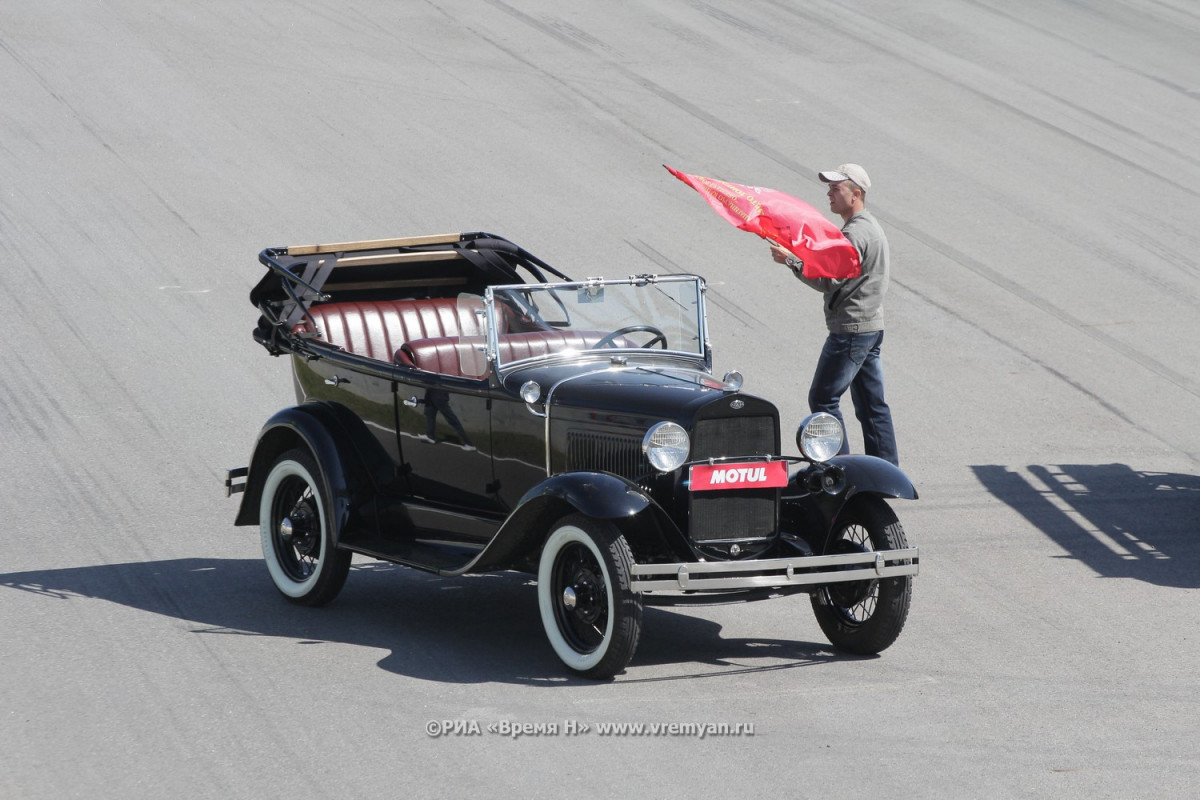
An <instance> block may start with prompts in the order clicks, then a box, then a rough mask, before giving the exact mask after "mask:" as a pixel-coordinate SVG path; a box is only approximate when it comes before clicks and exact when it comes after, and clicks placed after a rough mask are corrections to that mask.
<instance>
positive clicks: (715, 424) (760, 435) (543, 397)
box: [226, 233, 918, 678]
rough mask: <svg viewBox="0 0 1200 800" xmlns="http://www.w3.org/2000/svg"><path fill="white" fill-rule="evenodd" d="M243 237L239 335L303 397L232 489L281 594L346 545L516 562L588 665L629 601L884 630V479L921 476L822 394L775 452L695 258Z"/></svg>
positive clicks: (585, 667) (438, 241) (900, 554)
mask: <svg viewBox="0 0 1200 800" xmlns="http://www.w3.org/2000/svg"><path fill="white" fill-rule="evenodd" d="M259 261H260V262H261V263H262V264H263V265H264V266H265V267H266V268H267V273H266V276H265V277H264V278H263V279H262V281H261V282H260V283H259V284H258V285H257V286H256V287H255V288H254V290H253V291H252V292H251V295H250V299H251V301H252V302H253V303H254V305H255V306H257V308H258V310H259V312H260V314H261V317H260V319H259V321H258V327H257V328H256V329H255V331H254V338H255V339H256V340H257V341H258V342H259V343H260V344H262V345H263V347H265V348H266V350H267V351H268V352H269V353H270V354H271V355H282V354H285V353H286V354H289V355H290V356H291V362H292V365H293V377H294V384H295V393H296V400H297V404H296V405H294V406H290V407H288V408H285V409H283V410H282V411H279V412H278V413H276V414H275V415H274V416H273V417H271V419H270V420H268V421H267V423H266V425H265V426H264V427H263V429H262V431H261V433H260V434H259V437H258V441H257V443H256V444H255V446H254V451H253V454H252V456H251V459H250V465H249V466H248V467H242V468H239V469H234V470H230V471H229V475H228V477H227V479H226V490H227V492H229V493H237V492H244V497H243V500H242V503H241V508H240V510H239V511H238V515H237V520H236V523H237V524H238V525H258V526H259V527H260V530H261V535H262V546H263V554H264V556H265V560H266V564H267V569H268V571H269V573H270V575H271V579H272V580H273V581H274V583H275V586H276V587H277V588H278V589H279V591H280V592H281V593H282V594H283V595H284V596H285V597H286V598H287V599H288V600H290V601H293V602H296V603H302V604H307V605H320V604H323V603H327V602H329V601H330V600H333V599H334V597H335V596H336V595H337V594H338V592H339V591H340V590H341V588H342V585H343V584H344V582H345V580H346V577H347V574H348V572H349V568H350V560H351V557H352V555H353V554H354V553H359V554H361V555H364V556H369V557H371V558H375V559H381V560H385V561H390V562H395V563H398V564H405V565H408V566H411V567H415V568H418V569H422V570H428V571H430V572H435V573H438V574H441V575H447V576H450V575H463V574H467V573H479V572H488V571H495V570H520V571H524V572H528V573H531V574H533V575H536V576H537V593H538V604H539V608H540V610H541V617H542V623H543V625H544V626H545V630H546V635H547V637H548V638H549V640H550V644H551V646H552V647H553V648H554V651H555V653H556V654H557V655H558V657H559V658H560V659H561V660H562V661H563V663H564V664H566V666H567V667H568V668H570V669H571V670H573V671H575V672H577V673H580V674H583V675H587V676H590V677H596V678H601V677H609V676H612V675H614V674H616V673H619V672H621V671H622V670H623V669H624V668H625V667H626V665H627V664H628V663H629V661H630V659H631V658H632V657H633V654H634V651H635V649H636V647H637V643H638V637H639V634H640V632H641V621H642V608H643V604H644V603H664V604H668V603H679V602H688V601H693V602H694V601H697V600H702V601H706V602H712V601H734V600H749V599H759V598H764V597H771V596H779V595H786V594H792V593H796V592H806V593H808V594H810V595H811V601H812V608H813V611H814V612H815V614H816V618H817V621H818V623H819V624H820V627H821V629H822V630H823V631H824V632H825V634H826V635H827V636H828V637H829V640H830V642H832V644H833V645H834V646H835V647H837V648H839V649H841V650H844V651H847V652H851V653H861V654H866V653H877V652H879V651H881V650H883V649H884V648H886V647H888V646H889V645H890V644H892V642H894V641H895V640H896V637H897V636H899V634H900V631H901V629H902V628H903V627H904V622H905V618H906V617H907V615H908V608H909V598H910V594H911V582H912V576H913V575H915V574H917V570H918V553H917V550H916V548H910V547H908V544H907V542H906V541H905V536H904V531H903V529H902V528H901V526H900V523H899V522H898V521H897V519H896V516H895V514H894V513H893V512H892V510H891V509H890V507H889V506H888V504H887V502H886V498H903V499H915V498H916V496H917V492H916V490H915V489H914V487H913V485H912V483H911V482H910V481H909V480H908V478H907V477H905V475H904V474H903V473H902V472H901V471H900V470H899V469H897V468H896V467H894V466H892V465H891V464H888V463H887V462H884V461H881V460H879V459H876V458H872V457H869V456H837V455H835V454H836V453H837V452H838V450H839V448H840V446H841V442H842V435H843V431H842V428H841V425H840V424H839V423H838V421H837V420H836V419H835V418H833V417H831V416H829V415H827V414H815V415H813V416H810V417H809V418H807V419H806V420H804V422H803V423H802V424H801V425H800V428H799V430H798V431H797V434H796V437H797V445H798V447H799V452H800V453H801V456H800V457H795V456H784V455H781V454H780V453H781V448H780V427H779V426H780V421H779V413H778V411H777V410H776V408H775V406H774V405H772V404H771V403H770V402H768V401H766V400H764V399H761V398H758V397H754V396H752V395H748V394H743V393H742V391H741V384H742V379H741V376H740V375H739V374H737V373H736V372H734V373H730V374H728V375H725V376H724V377H723V378H716V377H714V376H713V374H712V351H711V349H710V347H709V342H708V330H707V320H706V316H705V306H704V300H705V284H704V280H703V279H702V278H700V277H697V276H695V275H633V276H629V277H623V278H599V277H596V278H587V279H585V280H570V279H568V278H567V277H566V276H565V275H563V274H562V273H560V272H558V271H557V270H556V269H554V268H553V267H551V266H550V265H548V264H546V263H544V262H543V261H541V260H539V259H538V258H536V257H534V256H533V255H531V254H530V253H528V252H526V251H525V250H523V249H522V248H520V247H518V246H516V245H515V244H513V243H512V242H510V241H508V240H506V239H503V238H500V237H498V236H493V235H491V234H486V233H464V234H450V235H441V236H422V237H410V238H403V239H389V240H376V241H366V242H350V243H341V244H330V245H316V246H306V247H282V248H269V249H267V250H264V251H263V252H262V253H261V254H260V255H259Z"/></svg>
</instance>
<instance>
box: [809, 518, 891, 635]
mask: <svg viewBox="0 0 1200 800" xmlns="http://www.w3.org/2000/svg"><path fill="white" fill-rule="evenodd" d="M905 547H908V541H907V540H906V539H905V537H904V528H902V527H901V526H900V521H899V520H898V519H897V518H896V514H895V512H893V511H892V509H891V507H889V506H888V504H887V503H885V502H884V501H883V500H882V499H881V498H878V497H860V498H857V499H856V500H854V501H852V502H851V503H850V504H849V505H848V506H847V507H846V508H845V509H844V510H843V511H842V513H841V515H840V516H839V517H838V519H837V523H836V525H835V527H834V532H833V546H832V547H831V548H830V549H829V552H830V553H831V554H841V553H862V552H870V551H872V550H898V549H902V548H905ZM911 598H912V576H911V575H903V576H901V577H898V578H882V579H879V580H871V581H852V582H848V583H834V584H830V585H829V586H827V587H825V588H822V589H819V590H817V591H816V592H814V593H813V595H812V607H813V613H814V614H815V615H816V617H817V624H818V625H820V626H821V630H822V631H824V632H825V635H826V636H828V637H829V641H830V643H832V644H833V646H834V647H836V648H838V649H839V650H844V651H846V652H848V653H855V654H858V655H874V654H875V653H878V652H881V651H882V650H885V649H886V648H887V647H888V646H889V645H891V644H892V643H893V642H895V641H896V639H897V637H899V636H900V631H901V630H903V629H904V621H905V620H906V619H907V618H908V606H909V601H910V600H911Z"/></svg>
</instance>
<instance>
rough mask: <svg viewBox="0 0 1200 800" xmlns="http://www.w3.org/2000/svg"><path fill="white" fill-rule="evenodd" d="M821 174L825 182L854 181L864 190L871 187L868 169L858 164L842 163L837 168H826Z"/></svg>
mask: <svg viewBox="0 0 1200 800" xmlns="http://www.w3.org/2000/svg"><path fill="white" fill-rule="evenodd" d="M819 174H820V177H821V180H822V181H824V182H825V183H838V182H839V181H854V182H855V183H857V184H858V185H859V187H860V188H861V189H862V190H863V191H866V190H867V189H870V188H871V179H870V178H869V177H867V171H866V170H865V169H863V168H862V167H860V166H859V165H858V164H842V165H841V166H840V167H838V168H837V169H831V170H826V171H825V172H822V173H819Z"/></svg>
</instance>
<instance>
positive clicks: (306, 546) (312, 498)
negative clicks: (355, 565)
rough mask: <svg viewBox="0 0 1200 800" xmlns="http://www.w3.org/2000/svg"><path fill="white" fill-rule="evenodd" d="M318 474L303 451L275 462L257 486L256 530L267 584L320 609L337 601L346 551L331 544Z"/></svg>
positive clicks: (327, 510)
mask: <svg viewBox="0 0 1200 800" xmlns="http://www.w3.org/2000/svg"><path fill="white" fill-rule="evenodd" d="M320 475H321V473H320V470H319V468H318V467H317V464H316V461H315V460H314V459H313V457H312V456H311V455H309V453H308V452H307V451H304V450H290V451H288V452H286V453H284V454H283V455H281V456H279V457H278V458H276V459H275V463H274V464H272V465H271V470H270V472H268V473H267V479H266V481H265V482H264V483H263V491H262V500H261V504H260V505H259V513H258V519H259V529H260V533H261V535H262V549H263V558H264V560H265V561H266V562H267V571H268V572H270V573H271V580H272V581H273V582H274V583H275V588H277V589H278V590H279V591H280V593H281V594H283V596H284V597H286V598H287V599H288V600H290V601H291V602H293V603H299V604H301V605H306V606H320V605H324V604H326V603H328V602H329V601H330V600H332V599H333V598H335V597H337V594H338V592H340V591H341V590H342V586H343V585H344V584H345V583H346V575H347V574H348V573H349V572H350V559H351V558H352V557H353V556H352V554H351V553H350V551H349V550H339V549H337V545H336V543H335V542H334V536H333V523H332V521H331V519H330V512H331V509H330V506H329V503H328V501H327V500H326V498H325V491H324V488H323V483H322V482H321V480H320Z"/></svg>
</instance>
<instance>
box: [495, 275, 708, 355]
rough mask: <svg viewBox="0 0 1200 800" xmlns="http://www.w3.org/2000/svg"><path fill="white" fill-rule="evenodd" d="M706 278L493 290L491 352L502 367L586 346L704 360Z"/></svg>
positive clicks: (656, 278) (649, 278)
mask: <svg viewBox="0 0 1200 800" xmlns="http://www.w3.org/2000/svg"><path fill="white" fill-rule="evenodd" d="M703 288H704V282H703V280H702V279H701V278H699V277H697V276H695V275H680V276H639V277H635V278H626V279H623V280H591V281H586V282H582V283H554V284H523V285H519V286H495V287H491V288H489V289H488V298H487V302H486V303H485V305H486V307H487V322H488V339H489V342H488V345H489V347H488V349H489V350H490V351H492V352H493V353H495V359H496V365H497V367H500V368H503V367H504V366H505V365H507V364H511V363H514V362H517V361H524V360H526V359H531V358H544V357H554V356H563V355H574V354H579V353H583V352H586V351H598V352H601V353H604V354H607V353H608V352H609V351H612V350H638V351H641V353H640V354H641V355H649V354H651V353H653V354H660V353H671V354H676V355H684V356H687V357H689V358H696V357H701V358H703V357H704V354H705V341H704V339H705V323H704V305H703Z"/></svg>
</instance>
